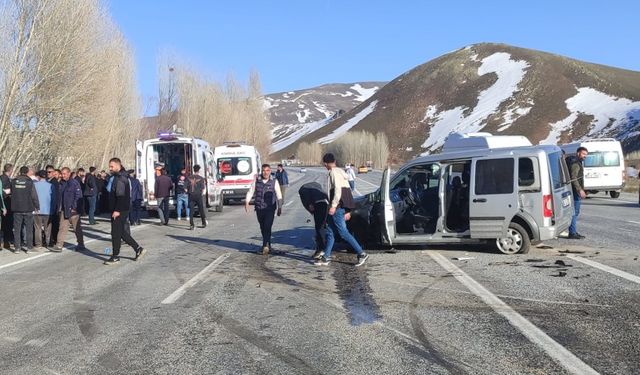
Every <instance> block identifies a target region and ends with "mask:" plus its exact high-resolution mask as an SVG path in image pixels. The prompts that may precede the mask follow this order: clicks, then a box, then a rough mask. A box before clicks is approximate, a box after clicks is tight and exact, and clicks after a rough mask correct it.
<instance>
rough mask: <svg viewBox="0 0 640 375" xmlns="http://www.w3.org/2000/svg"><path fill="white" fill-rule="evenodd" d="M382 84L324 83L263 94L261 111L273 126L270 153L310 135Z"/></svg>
mask: <svg viewBox="0 0 640 375" xmlns="http://www.w3.org/2000/svg"><path fill="white" fill-rule="evenodd" d="M384 84H385V82H360V83H350V84H328V85H323V86H320V87H314V88H311V89H304V90H298V91H289V92H281V93H276V94H269V95H265V97H264V108H265V111H266V112H267V113H268V116H269V119H270V121H271V124H272V126H273V128H272V140H273V142H272V143H273V146H272V150H273V152H277V151H280V150H282V149H283V148H286V147H287V146H290V145H292V144H293V143H295V142H296V141H297V140H299V139H300V138H302V137H304V136H305V135H309V134H312V133H314V132H316V131H317V130H319V129H321V128H322V127H323V126H325V125H327V124H329V123H330V122H332V121H333V120H335V119H337V118H339V117H340V116H341V115H343V114H344V113H346V112H348V111H350V110H351V109H353V108H354V107H356V106H357V105H358V104H360V103H362V102H364V101H366V100H367V99H369V98H370V97H371V96H372V95H373V94H375V93H376V92H377V91H378V90H379V89H380V88H381V87H382V86H384Z"/></svg>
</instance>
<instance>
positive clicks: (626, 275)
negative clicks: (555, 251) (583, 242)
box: [567, 255, 640, 284]
mask: <svg viewBox="0 0 640 375" xmlns="http://www.w3.org/2000/svg"><path fill="white" fill-rule="evenodd" d="M567 258H571V259H573V260H577V261H578V262H581V263H584V264H586V265H588V266H591V267H594V268H597V269H599V270H602V271H605V272H609V273H610V274H613V275H616V276H618V277H622V278H623V279H627V280H629V281H633V282H634V283H637V284H640V277H638V276H636V275H633V274H630V273H628V272H624V271H621V270H619V269H617V268H613V267H609V266H607V265H604V264H602V263H598V262H596V261H593V260H591V259H586V258H583V257H579V256H577V255H567Z"/></svg>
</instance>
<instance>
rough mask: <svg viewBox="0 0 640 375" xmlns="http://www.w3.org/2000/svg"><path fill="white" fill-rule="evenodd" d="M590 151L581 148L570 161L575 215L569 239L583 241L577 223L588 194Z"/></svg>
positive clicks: (570, 227)
mask: <svg viewBox="0 0 640 375" xmlns="http://www.w3.org/2000/svg"><path fill="white" fill-rule="evenodd" d="M588 153H589V151H588V150H587V149H586V148H585V147H579V148H578V150H577V151H576V156H575V157H573V158H572V159H571V160H570V163H569V170H570V172H571V188H572V190H573V208H574V210H575V211H574V214H573V218H572V219H571V225H570V226H569V237H568V238H569V239H571V240H581V239H583V238H584V236H583V235H581V234H580V233H578V228H577V222H578V215H580V206H581V205H582V200H583V199H585V198H586V197H587V193H586V192H585V191H584V166H583V164H582V163H583V162H584V159H586V158H587V155H588Z"/></svg>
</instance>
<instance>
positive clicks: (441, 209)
mask: <svg viewBox="0 0 640 375" xmlns="http://www.w3.org/2000/svg"><path fill="white" fill-rule="evenodd" d="M569 180H570V179H569V172H568V169H567V166H566V164H565V161H564V158H563V156H562V151H561V149H560V148H559V147H558V146H553V145H539V146H533V145H532V144H531V142H529V140H528V139H527V138H525V137H523V136H492V135H491V134H489V133H473V134H465V135H462V134H451V135H450V136H449V137H448V138H447V140H446V142H445V144H444V146H443V151H442V153H441V154H437V155H429V156H424V157H420V158H417V159H414V160H412V161H410V162H408V163H407V164H405V165H404V166H402V167H401V168H400V170H398V172H397V173H395V174H394V175H393V176H391V174H390V170H389V169H387V170H385V172H384V174H383V179H382V185H381V187H380V189H379V190H378V191H376V192H374V193H371V194H368V195H366V196H363V197H361V198H360V199H358V200H357V202H356V206H357V207H356V209H355V210H353V212H352V215H351V216H352V219H351V220H350V221H349V229H350V230H351V231H352V232H353V233H354V234H355V235H356V237H357V238H358V239H359V240H360V241H362V242H361V243H365V244H373V245H375V244H383V245H391V246H395V245H419V244H455V243H460V244H462V243H481V242H487V241H489V242H491V243H494V244H495V247H496V248H497V249H498V250H499V251H501V252H502V253H505V254H516V253H526V252H528V251H529V248H530V245H531V244H535V243H538V242H540V241H543V240H548V239H551V238H555V237H557V236H558V234H559V233H561V232H563V231H564V230H566V229H567V228H568V227H569V224H570V222H571V217H572V216H573V199H572V197H571V186H570V185H569Z"/></svg>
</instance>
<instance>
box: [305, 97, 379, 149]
mask: <svg viewBox="0 0 640 375" xmlns="http://www.w3.org/2000/svg"><path fill="white" fill-rule="evenodd" d="M377 104H378V101H377V100H374V101H372V102H371V103H370V104H369V105H368V106H367V107H366V108H365V109H363V110H362V111H360V112H358V113H357V114H356V115H355V116H353V117H352V118H350V119H349V120H348V121H347V122H345V123H344V124H342V125H341V126H340V127H338V128H337V129H336V130H334V131H333V132H331V133H330V134H329V135H327V136H325V137H322V138H320V139H319V140H318V143H322V144H326V143H331V142H333V141H335V140H336V139H337V138H338V137H340V136H341V135H343V134H344V133H346V132H348V131H349V130H350V129H351V128H353V127H354V126H356V125H357V124H358V123H359V122H360V121H362V120H363V119H364V118H365V117H367V116H369V115H370V114H371V112H373V110H374V109H375V108H376V105H377Z"/></svg>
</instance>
